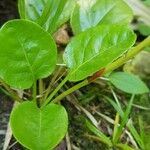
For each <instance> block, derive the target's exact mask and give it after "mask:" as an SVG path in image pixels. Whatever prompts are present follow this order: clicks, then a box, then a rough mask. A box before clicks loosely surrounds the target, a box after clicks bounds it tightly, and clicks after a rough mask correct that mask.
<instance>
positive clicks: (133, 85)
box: [109, 72, 149, 94]
mask: <svg viewBox="0 0 150 150" xmlns="http://www.w3.org/2000/svg"><path fill="white" fill-rule="evenodd" d="M109 79H110V82H111V83H112V84H113V85H114V86H116V87H117V88H118V89H120V90H122V91H124V92H127V93H131V94H143V93H148V92H149V89H148V87H147V86H146V85H145V83H144V82H143V81H141V80H140V78H139V77H137V76H135V75H133V74H129V73H125V72H116V73H112V74H111V75H110V77H109Z"/></svg>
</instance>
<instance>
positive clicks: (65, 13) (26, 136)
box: [0, 0, 150, 150]
mask: <svg viewBox="0 0 150 150" xmlns="http://www.w3.org/2000/svg"><path fill="white" fill-rule="evenodd" d="M18 8H19V13H20V18H21V19H15V20H11V21H8V22H6V23H5V24H4V25H3V26H2V27H1V29H0V82H1V86H2V88H3V89H4V90H5V91H6V92H7V93H8V94H9V95H10V96H11V97H12V98H13V99H14V100H16V101H18V102H19V104H17V106H16V107H15V108H14V109H13V110H12V113H11V116H10V124H11V129H12V132H13V135H14V137H15V138H16V140H17V141H18V142H19V143H20V144H22V145H23V146H24V147H26V148H27V149H30V150H50V149H53V148H55V147H56V146H57V145H58V144H59V142H61V140H62V139H63V138H64V136H65V134H66V132H67V128H68V115H67V112H66V110H65V108H64V107H63V106H62V105H61V104H60V103H58V102H60V100H62V99H63V98H64V97H65V96H67V95H68V94H70V93H72V92H73V91H75V90H77V89H79V88H81V87H83V86H85V85H87V84H89V83H91V82H93V81H94V80H96V78H98V77H100V76H103V75H104V74H106V73H109V72H111V71H113V70H114V69H116V68H118V67H119V66H121V65H122V64H123V63H125V62H126V61H128V60H129V59H131V58H132V57H134V56H135V55H136V54H137V53H138V52H140V51H141V50H142V48H143V47H145V46H147V45H150V38H147V39H145V40H144V41H143V42H141V43H140V44H139V45H138V46H136V47H133V48H132V46H133V45H134V44H135V41H136V35H135V33H134V32H133V31H132V29H131V28H130V26H129V24H130V22H131V20H132V18H133V14H132V10H131V9H130V8H129V6H128V5H127V4H126V3H125V2H124V1H123V0H115V1H114V0H78V1H75V0H19V1H18ZM68 21H70V25H71V29H72V32H73V35H74V36H73V38H72V39H71V40H70V42H69V44H68V45H67V46H66V48H65V50H64V54H63V56H62V57H63V60H64V61H63V62H62V64H63V65H65V68H66V70H67V71H66V72H67V73H64V76H63V77H62V79H63V80H62V82H60V83H59V84H58V86H57V87H56V88H55V89H53V88H52V86H53V85H52V84H53V83H54V79H55V75H56V74H57V71H54V70H56V65H57V66H58V67H59V65H60V63H59V64H58V56H57V53H58V50H57V45H56V43H55V41H54V39H53V34H54V33H55V32H56V31H57V30H58V28H59V27H60V26H62V25H63V24H64V23H66V22H68ZM58 67H57V68H58ZM64 72H65V71H64ZM45 78H46V80H43V79H45ZM49 79H51V81H50V83H49ZM45 81H46V83H49V85H48V86H46V83H45ZM67 81H70V82H78V83H77V84H76V85H75V86H73V87H72V88H70V89H68V90H67V91H65V92H64V93H62V94H60V95H58V94H57V93H58V91H59V90H60V89H61V87H62V86H63V85H64V84H65V83H66V82H67ZM23 90H25V91H26V92H29V96H26V98H25V97H24V96H22V97H19V96H18V94H17V92H18V91H23ZM146 90H147V89H146V88H145V91H146ZM30 93H31V95H30Z"/></svg>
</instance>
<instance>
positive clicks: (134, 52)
mask: <svg viewBox="0 0 150 150" xmlns="http://www.w3.org/2000/svg"><path fill="white" fill-rule="evenodd" d="M147 46H150V36H149V37H147V38H146V39H145V40H144V41H142V42H141V43H140V44H138V45H137V46H136V47H134V48H132V49H130V50H129V51H128V52H127V54H125V55H124V56H122V57H120V58H119V59H118V60H116V61H114V62H113V63H112V64H110V65H108V66H107V67H106V68H105V71H104V73H108V72H111V71H113V70H115V69H117V68H118V67H120V66H121V65H123V64H124V63H125V62H127V61H128V60H130V59H131V58H133V57H134V56H136V55H137V54H138V53H139V52H140V51H142V50H143V49H144V48H145V47H147Z"/></svg>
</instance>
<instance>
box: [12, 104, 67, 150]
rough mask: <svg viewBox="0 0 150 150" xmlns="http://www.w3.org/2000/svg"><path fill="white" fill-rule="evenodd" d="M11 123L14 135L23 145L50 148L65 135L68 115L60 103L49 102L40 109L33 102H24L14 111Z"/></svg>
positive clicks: (34, 149) (40, 149)
mask: <svg viewBox="0 0 150 150" xmlns="http://www.w3.org/2000/svg"><path fill="white" fill-rule="evenodd" d="M10 123H11V128H12V132H13V135H14V137H15V138H16V139H17V141H18V142H19V143H21V144H22V145H23V146H25V147H26V148H28V149H31V150H50V149H53V148H54V147H55V146H56V145H57V144H58V143H59V142H60V141H61V140H62V139H63V137H64V136H65V134H66V132H67V126H68V117H67V112H66V110H65V109H64V107H62V106H60V105H56V104H49V105H47V106H46V107H43V108H41V109H40V108H38V107H37V106H36V104H35V103H33V102H24V103H21V104H19V105H18V106H17V107H16V108H15V109H14V110H13V111H12V113H11V117H10Z"/></svg>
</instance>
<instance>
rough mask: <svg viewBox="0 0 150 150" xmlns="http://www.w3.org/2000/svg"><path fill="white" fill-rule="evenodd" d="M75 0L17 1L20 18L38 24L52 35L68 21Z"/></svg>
mask: <svg viewBox="0 0 150 150" xmlns="http://www.w3.org/2000/svg"><path fill="white" fill-rule="evenodd" d="M74 5H75V0H55V1H54V0H19V1H18V7H19V13H20V16H21V18H23V19H29V20H32V21H35V22H37V23H38V24H40V25H41V26H42V27H43V28H44V29H45V30H47V31H49V32H50V33H53V32H54V31H55V30H56V29H57V28H58V27H60V26H61V25H62V24H63V23H65V22H66V21H68V20H69V18H70V14H71V12H72V9H73V8H74Z"/></svg>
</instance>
